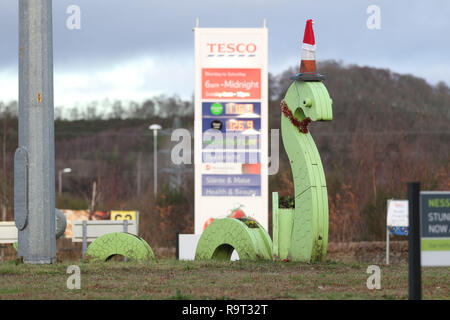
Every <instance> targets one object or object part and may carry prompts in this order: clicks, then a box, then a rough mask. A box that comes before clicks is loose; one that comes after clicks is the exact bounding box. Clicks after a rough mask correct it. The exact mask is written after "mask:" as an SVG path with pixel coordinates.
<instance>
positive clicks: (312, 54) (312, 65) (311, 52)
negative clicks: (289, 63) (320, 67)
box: [294, 19, 324, 81]
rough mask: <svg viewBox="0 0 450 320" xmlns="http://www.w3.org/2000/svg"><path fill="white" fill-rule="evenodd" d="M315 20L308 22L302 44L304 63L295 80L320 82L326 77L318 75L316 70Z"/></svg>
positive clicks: (301, 64) (302, 62)
mask: <svg viewBox="0 0 450 320" xmlns="http://www.w3.org/2000/svg"><path fill="white" fill-rule="evenodd" d="M313 23H314V22H313V20H312V19H308V20H307V21H306V27H305V34H304V36H303V43H302V61H301V63H300V73H299V74H297V75H296V76H295V77H294V79H295V80H303V81H320V80H322V79H323V78H324V77H323V76H322V75H320V74H318V73H317V70H316V41H315V39H314V31H313V28H312V25H313Z"/></svg>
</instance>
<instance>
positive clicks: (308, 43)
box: [302, 19, 316, 51]
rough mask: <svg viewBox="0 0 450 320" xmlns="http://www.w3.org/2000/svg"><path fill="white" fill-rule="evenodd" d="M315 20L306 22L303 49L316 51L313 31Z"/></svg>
mask: <svg viewBox="0 0 450 320" xmlns="http://www.w3.org/2000/svg"><path fill="white" fill-rule="evenodd" d="M313 23H314V22H313V20H312V19H308V20H306V26H305V34H304V36H303V44H302V49H306V50H311V51H314V50H316V40H315V39H314V31H313V27H312V25H313Z"/></svg>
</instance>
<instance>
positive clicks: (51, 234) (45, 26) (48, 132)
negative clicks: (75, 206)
mask: <svg viewBox="0 0 450 320" xmlns="http://www.w3.org/2000/svg"><path fill="white" fill-rule="evenodd" d="M18 55H19V130H18V131H19V147H18V148H17V150H16V153H15V155H14V220H15V223H16V227H17V229H18V257H23V261H24V262H25V263H34V264H42V263H45V264H49V263H53V262H55V261H56V241H55V239H56V238H55V153H54V142H55V141H54V110H53V43H52V1H51V0H19V52H18Z"/></svg>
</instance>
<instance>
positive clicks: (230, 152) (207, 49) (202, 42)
mask: <svg viewBox="0 0 450 320" xmlns="http://www.w3.org/2000/svg"><path fill="white" fill-rule="evenodd" d="M194 32H195V148H194V149H195V219H194V224H195V234H201V233H202V232H203V230H204V228H205V226H207V224H208V221H211V219H215V218H223V217H226V216H229V215H230V214H232V213H233V212H234V213H236V212H239V213H240V214H242V213H243V214H245V215H246V216H249V217H252V218H254V219H256V220H257V221H258V222H259V223H261V224H262V226H263V227H264V228H266V229H267V227H268V177H267V162H268V161H267V159H268V154H267V149H268V137H267V132H268V119H267V107H268V71H267V29H266V28H245V29H238V28H232V29H223V28H194Z"/></svg>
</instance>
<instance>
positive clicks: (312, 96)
mask: <svg viewBox="0 0 450 320" xmlns="http://www.w3.org/2000/svg"><path fill="white" fill-rule="evenodd" d="M284 100H285V103H286V104H287V106H288V108H289V109H290V110H291V112H292V113H293V115H294V117H295V118H297V119H298V120H299V121H302V120H304V119H305V118H307V117H309V118H310V119H311V120H312V121H330V120H332V107H331V105H332V100H331V99H330V97H329V94H328V91H327V89H326V88H325V86H324V85H323V83H322V82H303V81H294V82H293V83H292V84H291V86H290V87H289V89H288V91H287V92H286V95H285V99H284ZM281 134H282V140H283V144H284V148H285V150H286V153H287V155H288V158H289V162H290V165H291V169H292V177H293V180H294V189H295V210H294V217H293V221H292V233H291V243H290V247H289V254H288V258H289V259H290V260H293V261H304V262H310V261H324V260H325V259H326V253H327V246H328V195H327V189H326V188H327V187H326V180H325V173H324V170H323V166H322V161H321V159H320V155H319V152H318V150H317V147H316V144H315V143H314V140H313V138H312V136H311V134H310V132H308V133H302V132H300V131H299V130H298V128H296V127H295V126H294V125H293V124H292V123H291V121H290V120H289V119H288V118H286V117H285V116H284V114H283V113H282V114H281Z"/></svg>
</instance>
